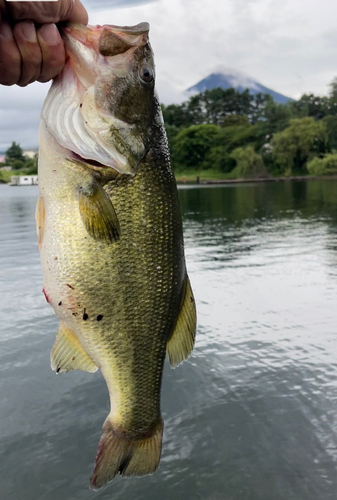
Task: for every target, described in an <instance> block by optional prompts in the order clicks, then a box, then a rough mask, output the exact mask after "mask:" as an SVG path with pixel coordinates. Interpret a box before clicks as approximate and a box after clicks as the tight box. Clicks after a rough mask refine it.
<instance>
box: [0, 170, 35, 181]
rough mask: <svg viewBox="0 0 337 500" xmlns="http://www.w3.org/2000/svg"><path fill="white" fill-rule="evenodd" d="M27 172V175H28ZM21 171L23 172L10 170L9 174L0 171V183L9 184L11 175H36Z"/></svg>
mask: <svg viewBox="0 0 337 500" xmlns="http://www.w3.org/2000/svg"><path fill="white" fill-rule="evenodd" d="M28 172H29V173H28ZM28 172H27V170H25V169H23V170H10V171H9V172H7V171H6V170H0V181H3V182H6V183H8V182H11V177H12V176H13V175H36V174H32V173H31V172H30V171H28Z"/></svg>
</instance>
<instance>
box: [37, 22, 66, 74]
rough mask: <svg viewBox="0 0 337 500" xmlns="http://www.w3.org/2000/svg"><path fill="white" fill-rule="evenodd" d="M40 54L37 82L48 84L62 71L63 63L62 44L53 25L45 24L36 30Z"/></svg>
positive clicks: (63, 52) (63, 51)
mask: <svg viewBox="0 0 337 500" xmlns="http://www.w3.org/2000/svg"><path fill="white" fill-rule="evenodd" d="M37 38H38V41H39V45H40V48H41V52H42V66H41V73H40V76H39V78H38V81H39V82H48V81H49V80H51V79H52V78H54V77H55V76H56V75H58V74H59V73H60V71H61V70H62V69H63V66H64V63H65V57H66V56H65V50H64V44H63V41H62V39H61V36H60V33H59V31H58V29H57V27H56V26H55V24H45V25H43V26H42V27H41V28H39V29H38V30H37Z"/></svg>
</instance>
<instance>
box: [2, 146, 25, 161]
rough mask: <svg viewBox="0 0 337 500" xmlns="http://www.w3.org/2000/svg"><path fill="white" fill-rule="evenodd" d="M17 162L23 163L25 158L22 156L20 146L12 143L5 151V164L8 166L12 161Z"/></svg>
mask: <svg viewBox="0 0 337 500" xmlns="http://www.w3.org/2000/svg"><path fill="white" fill-rule="evenodd" d="M15 160H19V161H22V162H24V161H25V157H24V156H23V151H22V149H21V148H20V145H19V144H17V143H16V142H12V145H11V146H10V147H9V148H8V149H7V151H6V159H5V161H6V163H8V164H9V165H11V164H12V162H13V161H15Z"/></svg>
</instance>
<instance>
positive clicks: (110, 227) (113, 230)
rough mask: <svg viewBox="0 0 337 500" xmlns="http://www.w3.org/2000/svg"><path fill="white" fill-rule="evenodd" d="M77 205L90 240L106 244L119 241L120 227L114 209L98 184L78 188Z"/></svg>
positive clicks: (92, 183) (93, 183)
mask: <svg viewBox="0 0 337 500" xmlns="http://www.w3.org/2000/svg"><path fill="white" fill-rule="evenodd" d="M79 205H80V213H81V217H82V221H83V224H84V225H85V228H86V230H87V231H88V233H89V234H90V236H91V237H92V238H94V239H96V240H101V241H105V242H106V243H112V242H113V241H117V240H118V239H119V236H120V227H119V221H118V218H117V215H116V212H115V209H114V207H113V205H112V203H111V200H110V198H109V197H108V195H107V194H106V192H105V191H104V189H103V188H102V187H101V186H100V185H99V184H98V182H96V181H93V182H91V183H90V184H88V185H83V186H80V187H79Z"/></svg>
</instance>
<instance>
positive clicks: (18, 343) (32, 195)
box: [0, 181, 337, 500]
mask: <svg viewBox="0 0 337 500" xmlns="http://www.w3.org/2000/svg"><path fill="white" fill-rule="evenodd" d="M179 195H180V199H181V205H182V212H183V220H184V231H185V242H186V257H187V265H188V270H189V274H190V278H191V282H192V285H193V289H194V292H195V296H196V300H197V306H198V335H197V342H196V348H195V351H194V355H193V357H192V358H191V359H190V360H189V361H188V362H187V363H184V364H183V365H182V366H180V367H179V368H177V369H176V370H171V369H170V368H169V366H168V365H166V367H165V373H164V382H163V392H162V410H163V417H164V421H165V431H164V441H163V454H162V460H161V465H160V468H159V470H158V471H157V472H156V473H155V474H154V475H153V476H151V477H147V478H140V479H121V478H116V479H115V480H114V481H113V482H112V483H109V484H108V486H107V487H106V488H105V489H102V490H100V491H99V492H98V493H95V492H92V491H90V490H89V489H88V483H89V478H90V475H91V472H92V466H93V462H94V458H95V454H96V448H97V443H98V441H99V438H100V435H101V426H102V424H103V422H104V419H105V417H106V415H107V413H108V410H109V401H108V393H107V389H106V385H105V382H104V380H103V379H102V377H101V375H100V374H99V373H96V374H94V375H92V374H87V373H80V372H78V373H77V372H72V373H69V374H63V375H57V376H56V375H55V374H54V373H53V372H52V371H51V370H50V367H49V352H50V349H51V346H52V344H53V341H54V335H55V332H56V329H57V326H58V320H57V318H56V317H55V316H54V314H53V312H52V309H51V308H50V307H49V306H48V305H47V304H46V302H45V300H44V297H43V294H42V293H41V289H42V284H41V283H42V278H41V270H40V265H39V255H38V251H37V244H36V234H35V222H34V210H35V201H36V196H37V188H35V187H31V188H30V187H24V188H11V187H9V186H0V285H1V286H0V304H1V323H0V498H1V500H60V499H63V500H88V499H91V498H97V499H100V500H101V499H109V500H115V499H116V500H117V499H118V500H122V499H129V500H143V499H144V500H180V499H182V500H194V499H204V500H285V499H286V500H329V499H333V500H336V499H337V182H334V181H315V182H314V181H311V182H293V183H290V182H289V183H273V184H247V185H234V186H233V185H231V186H225V187H201V188H185V189H184V188H183V189H180V191H179Z"/></svg>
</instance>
